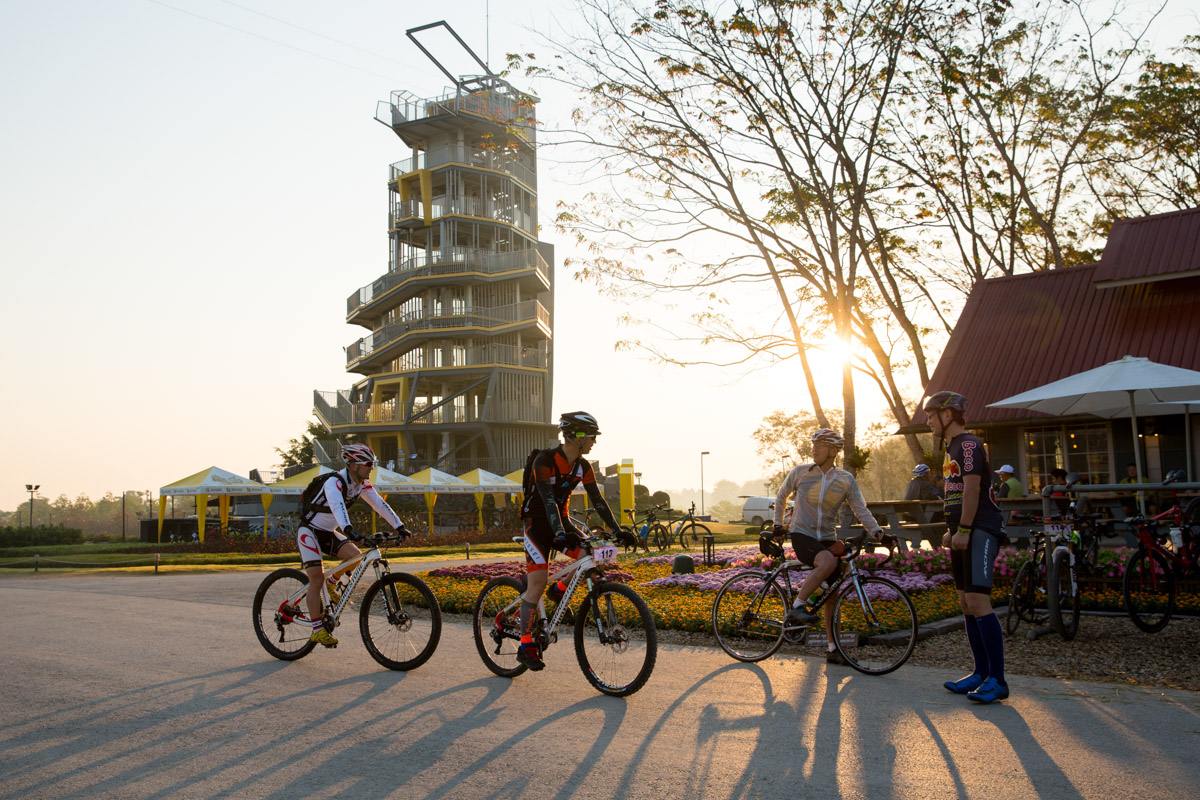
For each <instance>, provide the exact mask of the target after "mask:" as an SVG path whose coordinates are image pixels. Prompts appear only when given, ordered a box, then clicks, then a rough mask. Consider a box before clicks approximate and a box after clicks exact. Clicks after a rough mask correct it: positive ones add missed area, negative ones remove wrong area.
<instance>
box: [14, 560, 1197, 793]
mask: <svg viewBox="0 0 1200 800" xmlns="http://www.w3.org/2000/svg"><path fill="white" fill-rule="evenodd" d="M260 579H261V573H258V574H256V573H234V574H223V575H162V576H119V577H96V576H92V577H87V576H84V577H35V576H30V577H17V578H4V579H0V607H2V608H3V609H4V622H3V625H2V627H0V630H2V631H3V634H4V647H3V652H2V653H0V669H2V670H3V674H4V675H5V676H7V691H5V692H3V694H2V695H0V796H4V797H21V798H34V797H37V798H41V797H46V798H95V797H111V798H175V797H185V798H210V797H239V798H241V797H268V798H292V797H320V798H343V797H344V798H367V799H372V798H405V800H413V799H421V798H459V797H461V798H471V799H472V800H474V799H475V798H538V800H548V799H556V800H565V798H638V799H640V798H647V800H649V799H650V798H653V800H663V798H675V797H687V798H691V797H695V798H704V799H705V800H710V799H713V798H718V799H719V798H755V797H762V798H796V797H820V798H831V797H849V798H857V797H937V798H947V797H961V798H975V797H978V798H986V799H987V800H998V799H999V798H1008V797H1013V798H1018V797H1019V798H1031V797H1032V798H1054V800H1061V799H1064V798H1065V799H1067V800H1070V799H1071V798H1088V800H1091V798H1107V797H1112V798H1122V799H1124V798H1129V797H1137V798H1157V797H1161V798H1171V799H1172V800H1179V798H1183V797H1194V796H1195V794H1196V787H1197V786H1200V759H1197V758H1196V753H1197V752H1200V695H1197V694H1193V693H1188V692H1176V691H1159V690H1142V689H1130V688H1124V687H1115V686H1109V685H1103V684H1094V683H1080V682H1062V681H1051V680H1042V679H1032V678H1020V677H1017V678H1014V679H1013V680H1012V684H1013V687H1014V692H1015V694H1014V697H1013V698H1012V700H1010V701H1009V702H1008V703H1006V704H1002V705H996V706H989V707H981V706H976V705H973V704H970V703H968V702H967V701H966V700H965V699H962V698H957V697H953V696H951V695H949V694H947V693H946V692H945V690H943V689H942V688H941V682H942V681H943V680H944V679H946V678H947V677H957V675H948V674H947V673H945V672H944V671H940V670H933V669H924V668H919V667H911V666H910V667H904V668H903V669H901V670H900V671H899V672H898V673H896V674H893V675H890V676H885V677H876V678H871V677H866V676H862V675H859V674H857V673H855V672H853V671H852V670H850V669H848V668H845V667H836V666H827V665H826V664H825V663H824V661H823V660H818V659H813V658H808V657H801V656H790V657H789V656H777V657H776V658H773V659H771V660H769V661H767V662H764V663H763V664H761V665H756V666H755V665H742V664H736V663H734V662H732V661H730V660H729V659H728V658H727V657H725V656H724V655H723V654H722V653H720V652H719V651H717V650H712V649H707V648H689V647H682V646H660V650H659V661H658V666H657V669H656V670H655V672H654V675H653V677H652V678H651V680H650V682H649V683H648V684H647V686H646V687H645V688H644V689H643V690H642V691H641V692H639V693H638V694H636V695H634V696H633V697H631V698H628V699H624V700H621V699H615V698H609V697H604V696H601V695H599V694H597V693H596V692H595V691H594V690H593V689H592V688H591V687H590V686H589V685H588V684H587V683H586V682H585V681H584V679H583V676H582V675H581V674H580V671H579V669H578V667H577V665H576V664H575V660H574V654H573V652H572V650H571V648H570V647H569V646H564V645H563V644H561V643H560V644H559V645H558V646H557V647H556V648H553V649H551V650H550V651H549V653H548V661H549V664H550V666H549V668H548V669H547V670H546V671H544V672H542V673H540V674H537V675H525V676H522V677H520V678H518V679H516V680H512V681H510V680H505V679H502V678H497V677H494V676H492V675H491V673H489V672H487V671H486V670H485V669H484V667H483V665H482V664H481V663H480V661H479V658H478V656H477V655H476V654H475V651H474V647H473V645H472V643H471V636H470V631H469V629H468V628H467V627H465V626H462V625H456V624H451V625H448V626H447V628H446V630H445V631H444V633H443V637H442V642H441V646H440V647H439V649H438V651H437V653H436V654H435V655H434V657H433V658H432V659H431V660H430V662H429V663H428V664H426V665H425V666H424V667H422V668H421V669H419V670H416V671H414V672H412V673H411V674H404V673H393V672H389V671H387V670H383V669H380V668H379V667H378V666H377V665H376V664H375V662H374V661H372V660H371V659H370V657H369V656H368V655H367V654H366V652H365V651H364V650H363V648H362V645H361V642H360V641H358V639H357V636H356V635H355V633H354V628H353V627H351V628H350V630H349V631H347V626H345V625H344V626H343V627H342V628H341V629H340V630H341V632H340V634H339V635H340V637H341V638H342V640H343V644H342V646H341V647H339V648H338V649H337V650H336V651H318V652H315V653H313V654H312V655H311V656H309V657H308V658H305V659H303V660H301V661H298V662H295V663H291V664H286V663H283V662H279V661H275V660H273V659H271V658H269V657H268V656H267V655H266V654H265V653H264V652H263V651H262V650H261V648H260V647H259V645H258V643H257V640H256V639H255V637H254V634H253V631H252V629H251V625H250V611H249V604H250V598H251V596H252V594H253V590H254V587H255V586H256V585H257V583H258V581H259V580H260ZM1193 656H1194V654H1193Z"/></svg>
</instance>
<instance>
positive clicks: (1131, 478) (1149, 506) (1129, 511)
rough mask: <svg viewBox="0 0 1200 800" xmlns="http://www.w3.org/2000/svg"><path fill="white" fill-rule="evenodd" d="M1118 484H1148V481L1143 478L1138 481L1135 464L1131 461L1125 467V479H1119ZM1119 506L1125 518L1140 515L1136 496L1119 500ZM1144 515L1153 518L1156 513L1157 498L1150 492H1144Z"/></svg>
mask: <svg viewBox="0 0 1200 800" xmlns="http://www.w3.org/2000/svg"><path fill="white" fill-rule="evenodd" d="M1118 482H1119V483H1149V482H1150V479H1149V478H1146V477H1143V478H1142V479H1141V480H1140V481H1139V480H1138V474H1137V464H1135V463H1133V462H1132V461H1131V462H1129V463H1128V464H1126V465H1125V477H1124V478H1121V480H1120V481H1118ZM1121 505H1122V507H1123V508H1124V509H1125V516H1127V517H1132V516H1133V515H1135V514H1139V513H1141V512H1140V511H1139V509H1138V501H1137V495H1136V494H1135V495H1130V496H1129V497H1123V498H1121ZM1146 513H1147V514H1148V515H1150V516H1154V515H1155V514H1157V513H1158V496H1157V495H1155V494H1153V493H1151V492H1146Z"/></svg>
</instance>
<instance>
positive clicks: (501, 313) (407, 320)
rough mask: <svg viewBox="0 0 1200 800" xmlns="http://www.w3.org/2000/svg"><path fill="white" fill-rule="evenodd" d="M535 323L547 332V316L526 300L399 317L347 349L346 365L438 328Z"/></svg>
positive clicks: (548, 316) (487, 326) (490, 326)
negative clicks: (501, 304)
mask: <svg viewBox="0 0 1200 800" xmlns="http://www.w3.org/2000/svg"><path fill="white" fill-rule="evenodd" d="M534 319H536V320H537V321H538V322H539V323H540V324H541V325H542V326H543V327H544V328H545V329H546V330H547V331H549V329H550V312H549V311H547V310H546V307H545V306H543V305H542V304H541V303H539V302H538V301H537V300H526V301H524V302H521V303H513V304H511V305H507V306H496V307H493V308H486V307H479V306H475V307H472V308H468V309H466V310H464V311H463V312H462V313H458V314H444V315H440V316H433V315H424V314H423V313H422V312H413V313H411V314H406V315H403V316H401V317H400V318H399V319H397V320H396V321H395V322H392V323H390V324H388V325H384V326H383V327H382V328H380V329H378V330H377V331H375V332H374V333H372V334H371V335H370V336H364V337H363V338H361V339H359V340H358V341H356V342H354V343H353V344H351V345H350V346H349V347H347V348H346V363H347V364H353V363H354V362H355V361H359V360H360V359H363V358H366V357H367V356H369V355H371V354H372V353H373V352H375V351H376V350H379V349H381V348H383V347H386V346H388V345H389V344H391V343H393V342H395V341H397V340H398V339H400V338H401V337H403V336H405V335H407V334H408V333H411V332H412V331H420V330H437V329H439V328H466V327H479V328H498V327H501V326H504V325H508V324H510V323H514V322H524V321H527V320H534Z"/></svg>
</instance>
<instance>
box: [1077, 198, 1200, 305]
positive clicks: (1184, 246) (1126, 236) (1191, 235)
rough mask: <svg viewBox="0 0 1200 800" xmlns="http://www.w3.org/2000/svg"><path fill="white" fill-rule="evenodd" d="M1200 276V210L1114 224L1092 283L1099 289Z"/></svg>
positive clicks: (1174, 212) (1125, 220)
mask: <svg viewBox="0 0 1200 800" xmlns="http://www.w3.org/2000/svg"><path fill="white" fill-rule="evenodd" d="M1188 275H1200V208H1189V209H1186V210H1184V211H1172V212H1169V213H1166V214H1155V215H1153V216H1150V217H1139V218H1137V219H1122V220H1118V221H1117V222H1115V223H1113V227H1112V230H1111V231H1110V232H1109V234H1108V242H1107V243H1105V246H1104V255H1103V256H1101V258H1100V264H1099V268H1098V269H1097V270H1096V274H1095V277H1094V279H1095V281H1096V282H1097V283H1098V284H1099V285H1100V286H1102V287H1106V286H1119V285H1122V284H1125V283H1145V282H1149V281H1161V280H1171V279H1174V278H1182V277H1186V276H1188Z"/></svg>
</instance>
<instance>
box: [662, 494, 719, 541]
mask: <svg viewBox="0 0 1200 800" xmlns="http://www.w3.org/2000/svg"><path fill="white" fill-rule="evenodd" d="M672 524H673V525H674V526H675V529H674V531H673V532H672V534H671V538H675V537H678V538H679V546H680V547H682V548H683V549H684V550H690V549H691V548H692V547H694V546H695V545H696V542H697V541H698V540H699V539H700V537H701V536H712V531H711V530H709V528H708V526H707V525H705V524H704V523H703V522H697V521H696V504H695V502H693V503H692V507H691V509H690V510H689V511H688V513H686V514H684V515H683V517H681V518H680V519H679V520H677V521H676V522H674V523H672Z"/></svg>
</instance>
